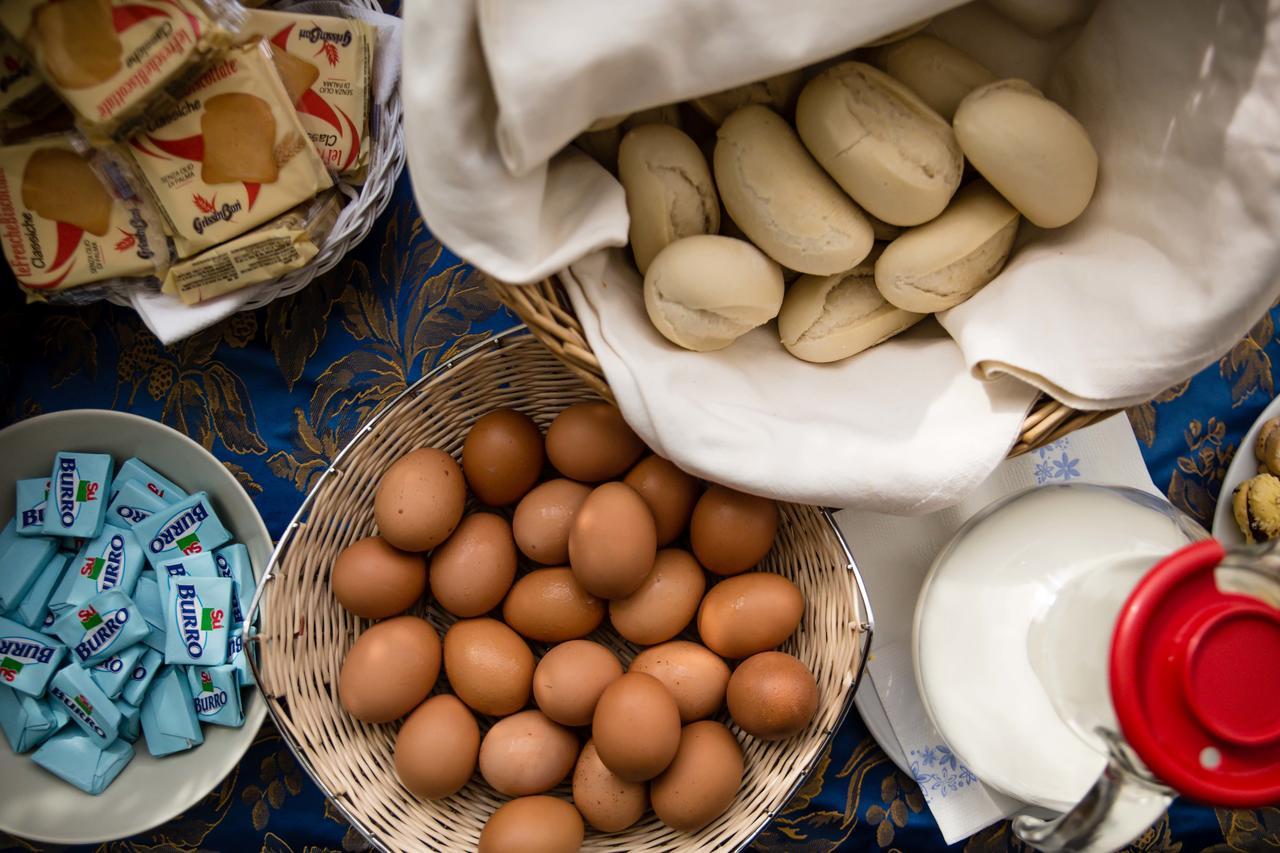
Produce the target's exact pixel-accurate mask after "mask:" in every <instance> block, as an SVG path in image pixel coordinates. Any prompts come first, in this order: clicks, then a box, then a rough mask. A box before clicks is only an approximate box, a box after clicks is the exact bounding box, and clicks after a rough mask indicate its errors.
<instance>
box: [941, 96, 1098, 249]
mask: <svg viewBox="0 0 1280 853" xmlns="http://www.w3.org/2000/svg"><path fill="white" fill-rule="evenodd" d="M955 128H956V138H957V139H958V140H959V141H960V147H961V148H962V149H964V154H965V156H966V157H968V158H969V162H970V163H972V164H973V167H974V168H975V169H977V170H978V172H979V173H981V175H982V177H984V178H986V179H987V180H988V181H989V182H990V183H991V186H993V187H995V188H996V189H997V190H998V191H999V192H1000V194H1001V195H1003V196H1004V197H1005V198H1006V199H1008V200H1009V203H1010V204H1012V205H1013V206H1014V207H1016V208H1018V210H1019V211H1021V212H1022V215H1023V216H1025V217H1027V220H1028V221H1030V222H1031V223H1033V224H1035V225H1039V226H1040V227H1041V228H1058V227H1061V226H1063V225H1066V224H1067V223H1068V222H1071V221H1072V220H1073V219H1075V218H1076V217H1077V216H1079V215H1080V214H1081V213H1083V212H1084V209H1085V207H1087V206H1088V204H1089V200H1090V199H1091V198H1093V189H1094V186H1095V185H1096V184H1097V181H1098V153H1097V152H1096V151H1094V149H1093V143H1091V142H1090V141H1089V134H1088V133H1087V132H1086V131H1085V129H1084V127H1083V126H1082V125H1081V124H1080V122H1078V121H1076V120H1075V118H1074V117H1073V116H1072V115H1071V114H1070V113H1068V112H1067V111H1066V110H1064V109H1063V108H1062V107H1060V106H1059V105H1057V104H1055V103H1054V102H1053V101H1051V100H1049V99H1048V98H1046V97H1045V96H1044V95H1043V94H1041V92H1040V90H1039V89H1037V88H1035V87H1034V86H1032V85H1031V84H1030V83H1028V82H1026V81H1025V80H998V81H996V82H995V83H989V84H988V85H986V86H983V87H981V88H978V89H975V90H974V91H973V92H971V93H970V94H969V95H968V96H967V97H966V98H965V99H964V100H963V101H961V102H960V106H959V108H957V109H956V117H955Z"/></svg>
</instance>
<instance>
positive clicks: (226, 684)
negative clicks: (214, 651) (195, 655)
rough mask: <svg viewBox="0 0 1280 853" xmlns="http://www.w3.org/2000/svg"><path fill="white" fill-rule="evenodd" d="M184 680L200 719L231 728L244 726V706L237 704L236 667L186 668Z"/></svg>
mask: <svg viewBox="0 0 1280 853" xmlns="http://www.w3.org/2000/svg"><path fill="white" fill-rule="evenodd" d="M187 681H188V686H189V687H190V688H191V697H192V704H193V706H194V707H195V709H196V716H197V717H199V718H200V722H202V723H209V724H211V725H215V726H227V727H229V728H233V729H238V728H240V727H241V726H243V725H244V709H243V708H242V707H241V705H240V679H239V676H238V675H237V673H236V669H235V667H233V666H229V665H223V666H192V667H188V668H187Z"/></svg>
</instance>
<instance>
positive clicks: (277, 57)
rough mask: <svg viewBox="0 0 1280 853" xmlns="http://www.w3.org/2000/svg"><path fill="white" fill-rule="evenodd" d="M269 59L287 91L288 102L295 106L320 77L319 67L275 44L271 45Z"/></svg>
mask: <svg viewBox="0 0 1280 853" xmlns="http://www.w3.org/2000/svg"><path fill="white" fill-rule="evenodd" d="M271 61H272V62H273V63H275V66H276V73H277V74H279V75H280V82H281V83H284V88H285V91H286V92H288V93H289V102H290V103H291V104H293V105H294V106H297V103H298V101H299V100H300V99H301V98H302V96H303V95H304V94H305V93H306V91H307V90H308V89H310V88H311V87H312V86H314V85H315V82H316V81H317V80H319V79H320V69H319V68H317V67H316V66H315V65H313V64H312V63H310V62H308V61H307V60H305V59H302V58H301V57H297V56H294V55H293V54H292V53H289V52H288V51H286V50H282V49H280V48H278V47H276V46H275V45H272V47H271Z"/></svg>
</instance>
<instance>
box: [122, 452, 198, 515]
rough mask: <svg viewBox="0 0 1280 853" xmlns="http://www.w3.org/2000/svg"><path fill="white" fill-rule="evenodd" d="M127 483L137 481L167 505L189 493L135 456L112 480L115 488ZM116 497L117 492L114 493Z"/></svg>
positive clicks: (125, 463)
mask: <svg viewBox="0 0 1280 853" xmlns="http://www.w3.org/2000/svg"><path fill="white" fill-rule="evenodd" d="M126 483H136V484H138V485H139V486H140V487H142V488H143V489H145V490H146V491H148V492H150V493H151V494H152V495H154V496H155V497H157V498H159V499H160V500H162V501H164V503H165V505H166V506H167V505H171V504H176V503H177V502H178V501H180V500H182V499H183V498H185V497H187V493H186V491H185V490H183V488H182V487H181V486H179V485H178V484H177V483H175V482H173V481H172V480H170V479H169V478H168V477H166V476H165V475H163V474H161V473H160V472H159V471H157V470H156V469H154V468H152V467H151V466H150V465H148V464H147V463H145V462H143V461H142V460H141V459H139V458H138V457H136V456H134V457H132V458H130V459H126V460H125V462H124V464H123V465H121V466H120V470H119V471H117V472H116V476H115V479H114V480H112V481H111V485H112V487H113V489H115V490H119V489H120V488H122V487H123V486H124V485H125V484H126ZM112 497H113V498H114V497H115V492H113V493H112Z"/></svg>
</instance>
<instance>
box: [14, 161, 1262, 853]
mask: <svg viewBox="0 0 1280 853" xmlns="http://www.w3.org/2000/svg"><path fill="white" fill-rule="evenodd" d="M373 235H374V236H372V237H370V239H368V240H367V241H366V242H365V243H364V244H363V245H362V246H361V247H360V248H359V249H358V250H357V251H355V252H354V253H352V255H351V256H350V257H349V258H347V259H346V260H345V261H344V262H343V263H342V264H341V265H340V266H339V267H338V268H337V269H336V270H335V271H334V272H332V273H331V274H329V275H326V276H324V277H323V278H321V279H319V280H317V281H316V282H315V283H313V284H312V285H311V286H310V287H308V288H307V289H306V290H304V291H303V292H301V293H299V294H297V295H296V296H293V297H290V298H287V299H282V300H279V301H277V302H275V303H273V304H271V305H270V306H268V307H267V308H264V309H261V310H258V311H254V312H252V313H246V314H239V315H236V316H234V317H232V318H230V319H229V320H227V321H226V322H224V323H222V324H220V325H218V326H217V327H215V328H212V329H209V330H207V331H205V332H202V333H200V334H198V335H196V336H195V337H194V338H191V339H190V340H187V341H184V342H182V343H180V344H177V345H175V346H172V347H167V348H166V347H162V346H159V345H158V344H157V342H156V339H155V338H154V337H153V336H152V335H151V334H150V333H148V332H147V331H146V329H145V328H144V327H143V326H142V324H141V323H140V322H139V320H138V318H137V316H135V315H134V314H133V313H132V312H131V311H129V310H127V309H120V308H115V307H112V306H109V305H105V304H103V305H95V306H92V307H89V308H84V309H78V310H73V309H67V308H51V307H48V306H41V305H32V306H23V305H21V304H20V300H19V298H18V297H17V295H16V292H15V289H14V287H13V285H12V283H11V281H9V280H7V279H6V280H3V281H2V282H0V294H2V295H0V425H5V424H8V423H11V422H13V421H15V420H19V419H21V418H26V417H30V416H33V415H37V414H40V413H41V412H49V411H55V410H58V409H68V408H76V407H85V406H88V407H102V408H112V409H120V410H126V411H132V412H136V413H138V414H141V415H145V416H147V417H150V418H156V419H159V420H161V421H163V422H165V423H167V424H169V425H170V426H173V427H175V428H177V429H179V430H181V431H182V432H185V433H187V434H188V435H190V436H191V437H192V438H194V439H195V440H196V441H198V442H200V443H201V444H202V445H204V446H205V447H207V448H209V449H210V450H212V451H213V453H214V454H216V455H217V456H218V457H219V458H220V459H222V460H223V461H224V462H225V463H226V465H227V467H228V468H229V469H230V470H231V471H232V472H234V474H235V475H236V477H237V478H238V479H239V480H240V482H241V483H242V484H243V486H244V488H245V489H246V490H247V491H248V492H249V494H250V495H252V496H253V498H254V500H255V502H256V503H257V506H258V509H259V510H260V511H261V513H262V515H263V517H264V518H265V519H266V523H267V527H268V528H269V529H270V530H271V532H272V533H273V535H278V534H279V533H280V532H281V530H282V529H283V528H284V526H285V525H286V523H287V522H288V521H289V519H290V518H291V517H292V516H293V513H294V511H295V510H296V509H297V507H298V505H299V503H300V502H301V501H302V497H303V495H304V494H305V492H306V491H307V489H308V487H309V486H310V485H311V483H312V482H313V481H314V479H315V478H316V477H317V476H318V475H319V473H320V471H322V470H323V469H324V467H325V465H326V460H328V459H330V458H332V457H333V455H334V454H335V453H336V452H337V451H338V449H339V448H341V447H342V446H343V445H344V444H345V443H346V442H347V440H348V439H349V438H350V437H351V436H352V434H353V433H354V432H355V430H356V428H357V426H358V425H359V424H360V423H361V422H362V421H363V420H364V419H365V418H366V417H367V416H368V415H369V413H370V412H372V411H373V410H374V409H375V408H376V407H377V406H378V404H379V403H380V402H381V401H383V400H385V399H387V398H388V397H390V396H392V395H394V394H396V393H397V392H398V391H400V390H401V389H402V388H404V387H405V386H406V385H407V384H409V383H411V382H413V381H414V380H415V379H417V378H418V377H419V376H421V375H422V373H423V371H425V370H427V369H429V368H431V367H432V366H433V365H435V364H436V363H438V362H440V361H441V360H443V359H445V358H447V357H449V356H451V355H453V354H456V353H457V352H459V351H461V350H463V349H465V348H466V347H468V346H470V345H472V344H474V343H475V342H476V341H478V340H480V339H481V338H483V337H484V336H485V335H487V334H490V333H492V332H493V331H496V330H499V329H503V328H506V327H508V326H510V325H512V324H513V322H514V320H513V318H512V317H511V316H510V315H509V314H508V313H507V312H506V311H505V310H503V309H502V308H500V307H499V306H498V305H497V304H496V303H495V302H494V300H493V298H492V297H491V296H490V295H489V293H488V292H487V291H486V290H485V288H484V286H483V284H482V283H481V280H480V278H479V276H478V275H477V274H476V273H475V272H474V271H473V270H471V269H470V268H469V267H467V266H465V265H463V264H462V263H460V262H459V260H458V259H457V258H456V257H454V256H453V255H452V254H450V252H449V251H448V250H446V249H444V248H442V247H441V245H440V244H439V243H438V242H437V241H436V240H435V239H434V238H433V237H432V235H431V234H430V232H429V231H428V230H427V229H426V227H425V226H424V225H423V223H422V220H421V219H420V218H419V216H418V213H417V210H416V208H415V206H414V204H413V200H412V196H411V194H410V192H409V185H408V178H407V176H406V177H404V178H402V179H401V182H400V185H399V187H398V189H397V192H396V195H395V198H394V199H393V201H392V204H391V206H390V208H389V209H388V211H387V212H386V214H385V215H384V216H383V217H382V218H381V220H380V221H379V222H378V224H377V225H376V226H375V228H374V231H373ZM1275 324H1276V312H1274V311H1273V312H1272V313H1271V314H1270V315H1268V316H1266V317H1263V318H1262V319H1261V320H1260V321H1259V322H1258V324H1257V325H1256V326H1255V327H1254V328H1253V330H1252V331H1251V333H1250V335H1249V337H1247V338H1246V339H1244V340H1243V341H1241V342H1240V343H1239V344H1238V345H1237V346H1236V347H1235V348H1234V349H1233V350H1232V351H1231V352H1230V353H1229V354H1228V355H1227V356H1225V357H1224V358H1223V359H1222V360H1221V361H1220V362H1219V363H1217V364H1214V365H1212V366H1211V367H1209V368H1208V369H1206V370H1205V371H1204V372H1202V373H1201V374H1200V375H1198V376H1196V377H1195V378H1194V379H1192V380H1191V381H1189V382H1186V383H1183V384H1182V385H1180V386H1178V387H1176V388H1173V389H1171V390H1169V391H1168V392H1166V393H1164V394H1162V395H1161V396H1160V397H1159V398H1157V399H1156V400H1155V401H1154V402H1153V403H1150V404H1147V405H1144V406H1139V407H1137V408H1136V409H1134V410H1132V411H1131V412H1130V413H1129V417H1130V419H1131V420H1132V421H1133V424H1134V427H1135V429H1136V431H1137V434H1138V437H1139V439H1140V441H1141V444H1142V448H1143V453H1144V455H1145V458H1146V461H1147V464H1148V466H1149V467H1150V469H1151V473H1152V476H1153V477H1154V479H1155V481H1156V483H1157V485H1159V486H1161V487H1162V488H1164V489H1165V490H1166V491H1167V492H1168V494H1169V496H1170V498H1171V499H1172V500H1173V502H1174V503H1175V504H1177V505H1178V506H1180V507H1182V508H1183V509H1185V510H1187V511H1188V512H1190V513H1191V514H1192V515H1194V516H1196V517H1198V518H1200V519H1201V520H1203V521H1205V522H1206V523H1207V522H1208V520H1209V518H1210V516H1211V515H1212V511H1213V507H1214V502H1215V499H1216V496H1217V493H1218V489H1219V486H1220V484H1221V481H1222V477H1223V473H1224V471H1225V469H1226V466H1227V463H1228V462H1229V461H1230V460H1231V457H1232V455H1233V454H1234V453H1235V452H1236V445H1237V444H1238V442H1239V439H1240V437H1241V436H1242V435H1243V434H1244V433H1245V431H1246V430H1247V429H1248V427H1249V425H1250V424H1251V423H1252V421H1253V420H1254V418H1255V417H1256V416H1257V414H1258V412H1259V411H1260V410H1261V409H1262V407H1263V406H1264V405H1265V404H1266V403H1267V401H1269V400H1270V399H1271V398H1272V397H1273V396H1274V395H1275V390H1276V379H1277V373H1280V368H1278V367H1277V365H1276V364H1275V362H1274V360H1276V359H1278V358H1280V339H1278V338H1277V335H1276V325H1275ZM1048 474H1049V475H1052V472H1048ZM69 819H74V816H69ZM3 842H4V843H3V845H0V846H3V847H4V848H5V849H31V845H29V844H27V843H25V842H23V841H21V840H19V839H13V838H4V839H3ZM759 846H760V847H761V848H767V849H781V848H786V849H795V850H806V851H830V850H872V851H875V850H882V849H883V850H890V849H892V850H907V851H918V850H941V849H947V848H945V845H944V844H943V842H942V837H941V835H940V834H939V832H938V829H937V827H936V825H935V824H934V823H933V821H932V819H931V818H930V816H929V813H928V811H927V810H925V808H924V802H923V800H922V798H921V795H920V790H919V788H918V787H917V786H916V783H915V782H914V781H912V780H911V779H910V778H907V777H905V776H903V775H902V774H901V773H900V772H899V771H898V770H897V769H896V768H895V767H894V766H893V764H892V763H890V762H889V760H888V759H887V758H886V757H885V756H884V753H883V752H881V750H880V749H879V747H877V746H876V744H875V743H874V742H873V741H872V740H871V739H870V738H869V737H868V735H867V731H866V728H865V727H864V726H863V724H862V721H861V720H860V719H858V718H857V717H856V715H855V716H853V717H852V718H851V719H850V720H849V721H848V722H847V723H846V724H845V725H844V727H843V728H842V729H841V730H840V732H839V734H838V736H837V737H836V738H835V741H834V742H833V743H832V745H831V748H830V750H829V752H828V753H827V754H826V755H824V756H823V758H822V761H821V764H820V765H819V768H818V771H817V773H816V775H815V776H814V777H813V778H812V780H811V781H810V782H809V784H807V785H806V786H805V787H804V789H803V790H802V791H801V792H800V793H799V794H798V795H797V796H796V798H795V799H794V800H793V801H792V802H791V803H790V804H789V805H788V806H787V807H786V808H785V810H784V811H783V813H782V815H781V816H780V817H779V818H778V820H777V821H776V822H775V823H774V824H773V825H772V826H770V828H769V829H768V831H767V832H766V833H765V834H764V835H763V836H762V837H761V838H760V840H759ZM366 847H367V845H366V844H365V843H364V841H363V839H361V838H360V836H359V835H358V834H357V833H355V832H354V831H352V830H351V829H350V828H349V827H348V826H347V824H346V823H345V822H344V821H343V819H342V818H341V816H340V815H339V814H338V813H337V812H336V811H335V810H334V809H332V808H331V807H330V806H329V805H328V804H327V803H326V802H325V801H324V798H323V797H322V796H321V795H320V792H319V791H318V790H317V789H316V787H315V786H314V785H312V784H311V782H310V781H309V780H308V779H307V778H306V777H305V776H304V774H303V773H302V771H301V770H300V769H299V767H298V765H297V764H296V763H295V762H294V760H293V758H292V756H291V755H290V753H289V749H288V747H287V746H286V745H285V743H284V742H283V741H282V740H281V737H280V735H279V733H278V732H277V731H276V730H275V729H274V728H273V727H272V726H271V725H270V723H268V724H267V725H266V726H265V727H264V728H263V730H262V733H261V734H260V735H259V736H258V738H257V740H256V742H255V743H254V745H253V747H252V749H251V750H250V751H249V753H248V755H247V756H246V757H245V759H244V761H243V762H241V764H240V767H239V768H238V769H237V770H236V771H235V772H234V773H232V774H231V775H230V776H228V777H227V779H226V780H225V781H224V782H223V784H222V785H221V786H219V788H218V789H217V790H215V791H213V792H212V793H211V794H209V796H208V797H207V798H205V799H204V800H203V801H202V802H201V803H200V804H199V805H198V806H197V807H196V808H193V809H192V810H191V811H190V812H188V813H187V814H184V815H182V816H181V817H179V818H176V819H175V820H173V821H171V822H170V823H168V824H166V825H164V826H162V827H160V828H159V829H157V830H155V831H153V832H149V833H146V834H145V835H143V836H140V837H137V838H133V839H129V840H128V841H127V842H121V843H115V844H110V845H104V846H103V847H102V848H101V849H103V850H107V849H110V850H157V849H205V850H228V851H230V850H237V851H238V850H251V849H261V850H264V851H266V850H271V851H276V850H280V851H285V850H288V851H303V850H306V851H319V850H361V849H365V848H366ZM949 849H952V850H964V851H970V852H971V853H980V851H1006V850H1023V849H1025V848H1023V847H1022V846H1021V845H1020V843H1019V842H1018V841H1017V840H1016V839H1015V838H1013V837H1012V836H1011V835H1010V833H1009V831H1008V827H1007V825H1003V824H1002V825H998V826H995V827H993V828H991V829H989V830H987V831H984V832H982V833H980V834H978V835H977V836H974V837H973V838H971V839H969V840H968V841H967V842H964V843H962V844H958V845H955V846H953V847H952V848H949ZM1131 849H1133V850H1141V851H1163V853H1176V851H1187V853H1190V851H1200V850H1214V851H1229V850H1230V851H1260V850H1277V849H1280V809H1277V808H1264V809H1255V810H1251V811H1244V810H1241V811H1228V810H1218V811H1214V810H1211V809H1207V808H1199V807H1195V806H1190V805H1185V804H1181V803H1180V804H1178V805H1176V806H1175V807H1174V809H1173V810H1172V811H1171V813H1170V814H1169V815H1168V816H1167V817H1166V818H1165V819H1163V820H1161V822H1160V823H1158V824H1157V825H1156V826H1155V827H1153V828H1152V829H1151V830H1150V831H1149V832H1148V833H1147V834H1146V835H1145V836H1144V837H1143V838H1142V839H1141V840H1140V841H1139V842H1138V843H1137V844H1135V845H1134V846H1133V847H1132V848H1131Z"/></svg>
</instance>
